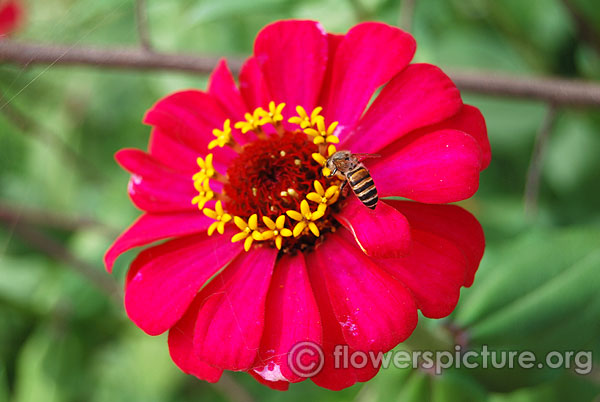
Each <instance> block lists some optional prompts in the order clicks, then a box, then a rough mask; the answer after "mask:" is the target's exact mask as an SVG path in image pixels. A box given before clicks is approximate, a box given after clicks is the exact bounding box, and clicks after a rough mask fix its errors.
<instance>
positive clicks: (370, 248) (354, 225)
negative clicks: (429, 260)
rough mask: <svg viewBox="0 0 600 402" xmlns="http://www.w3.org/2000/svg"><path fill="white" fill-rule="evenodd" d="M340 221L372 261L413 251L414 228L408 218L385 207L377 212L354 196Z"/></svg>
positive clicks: (341, 213)
mask: <svg viewBox="0 0 600 402" xmlns="http://www.w3.org/2000/svg"><path fill="white" fill-rule="evenodd" d="M335 217H336V219H337V220H338V221H339V222H340V223H341V224H342V225H344V227H346V228H347V229H348V230H350V231H351V232H352V234H353V235H354V239H355V240H356V243H358V245H359V247H360V248H361V249H362V250H363V251H364V253H365V254H367V255H368V256H371V257H381V258H391V257H399V256H401V255H403V254H406V252H407V251H408V249H409V248H410V227H409V225H408V221H407V220H406V218H405V217H404V216H403V215H402V214H401V213H399V212H398V211H397V210H395V209H394V208H392V207H390V206H389V205H387V204H385V203H382V202H381V201H380V202H379V203H378V204H377V208H375V210H372V209H369V208H367V207H365V206H364V205H363V204H362V203H361V202H360V201H359V200H358V199H357V198H356V197H354V196H351V198H350V200H349V201H348V203H347V205H345V206H344V207H343V209H342V210H341V211H340V213H338V214H336V216H335Z"/></svg>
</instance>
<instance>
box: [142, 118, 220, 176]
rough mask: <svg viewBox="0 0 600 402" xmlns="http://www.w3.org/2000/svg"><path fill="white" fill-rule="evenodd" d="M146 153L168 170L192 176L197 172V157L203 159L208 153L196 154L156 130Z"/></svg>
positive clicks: (151, 136) (153, 131)
mask: <svg viewBox="0 0 600 402" xmlns="http://www.w3.org/2000/svg"><path fill="white" fill-rule="evenodd" d="M148 152H149V153H150V155H152V156H153V157H155V158H156V159H157V160H158V161H160V162H161V163H162V164H163V165H165V166H167V167H169V168H170V169H172V170H174V171H176V172H180V173H186V174H192V175H193V174H194V173H196V172H197V171H198V170H199V168H198V163H196V160H197V158H198V156H202V157H204V156H205V155H206V154H207V153H208V152H207V150H205V151H204V152H203V153H198V152H196V151H194V150H192V149H191V148H189V147H188V146H187V145H184V144H183V143H182V142H180V141H176V140H175V139H173V138H172V137H169V136H168V135H166V134H165V133H163V132H162V131H161V130H159V129H157V128H153V129H152V134H151V135H150V142H149V144H148ZM214 162H216V161H214ZM214 162H213V163H214ZM215 167H217V166H216V165H215ZM219 170H220V169H219Z"/></svg>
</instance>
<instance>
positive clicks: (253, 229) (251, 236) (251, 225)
mask: <svg viewBox="0 0 600 402" xmlns="http://www.w3.org/2000/svg"><path fill="white" fill-rule="evenodd" d="M233 223H235V226H237V227H238V229H240V230H241V232H240V233H236V234H235V235H233V237H232V238H231V242H232V243H235V242H238V241H240V240H243V239H246V240H245V241H244V250H246V251H248V250H250V247H251V246H252V242H253V241H254V240H262V236H260V233H259V232H258V231H257V229H258V216H257V215H256V214H252V216H250V218H249V219H248V223H246V221H245V220H243V219H242V218H240V217H239V216H234V217H233ZM255 233H256V234H255ZM256 235H258V236H259V238H258V239H257V238H256Z"/></svg>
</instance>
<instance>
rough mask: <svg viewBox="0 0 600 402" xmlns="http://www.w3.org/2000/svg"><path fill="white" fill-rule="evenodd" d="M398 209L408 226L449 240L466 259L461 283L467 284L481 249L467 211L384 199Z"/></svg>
mask: <svg viewBox="0 0 600 402" xmlns="http://www.w3.org/2000/svg"><path fill="white" fill-rule="evenodd" d="M385 202H386V203H387V204H389V205H391V206H392V207H394V208H396V209H398V211H400V212H401V213H402V214H403V215H404V216H406V217H407V219H408V222H409V223H410V226H411V227H412V228H415V229H418V230H420V231H424V232H429V233H432V234H435V235H437V236H440V237H443V238H444V239H446V240H449V241H451V242H452V243H454V245H455V246H457V247H458V248H459V249H460V250H461V251H462V252H463V254H464V255H465V257H466V259H467V275H466V279H465V282H464V284H463V285H464V286H467V287H468V286H471V285H472V284H473V279H474V278H475V272H477V268H478V267H479V262H480V261H481V257H483V251H484V249H485V236H484V233H483V229H482V228H481V225H480V224H479V222H478V221H477V219H475V217H474V216H473V215H471V213H469V212H468V211H466V210H464V209H463V208H461V207H459V206H456V205H428V204H420V203H416V202H409V201H397V200H385Z"/></svg>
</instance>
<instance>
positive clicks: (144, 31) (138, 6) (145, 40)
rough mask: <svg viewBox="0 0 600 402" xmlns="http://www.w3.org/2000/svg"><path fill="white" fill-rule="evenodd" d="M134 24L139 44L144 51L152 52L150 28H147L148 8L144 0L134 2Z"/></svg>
mask: <svg viewBox="0 0 600 402" xmlns="http://www.w3.org/2000/svg"><path fill="white" fill-rule="evenodd" d="M135 25H136V27H137V31H138V36H139V39H140V46H141V47H142V49H143V50H144V51H146V52H152V42H151V41H150V30H149V29H148V10H147V8H146V0H136V2H135Z"/></svg>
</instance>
